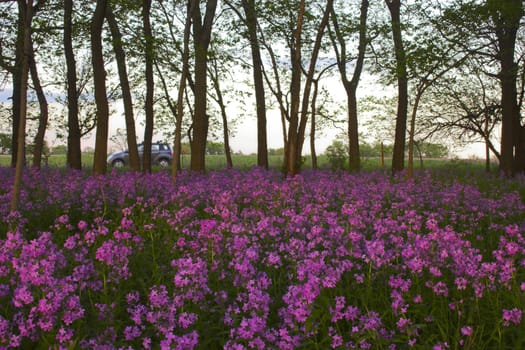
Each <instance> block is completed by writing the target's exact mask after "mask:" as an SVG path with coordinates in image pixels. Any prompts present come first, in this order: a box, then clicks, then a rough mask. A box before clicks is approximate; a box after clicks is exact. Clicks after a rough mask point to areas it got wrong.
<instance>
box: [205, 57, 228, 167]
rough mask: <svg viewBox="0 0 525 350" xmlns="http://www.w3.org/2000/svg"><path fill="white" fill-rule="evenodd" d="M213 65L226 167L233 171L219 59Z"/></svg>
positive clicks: (211, 73) (213, 80)
mask: <svg viewBox="0 0 525 350" xmlns="http://www.w3.org/2000/svg"><path fill="white" fill-rule="evenodd" d="M211 63H212V66H213V68H212V69H211V70H210V79H211V80H212V82H213V88H214V90H215V94H216V95H217V98H216V99H215V100H216V102H217V104H218V105H219V109H220V111H221V117H222V131H223V132H222V134H223V139H224V154H225V156H226V167H227V168H228V169H231V168H233V160H232V155H231V148H230V131H229V129H228V115H227V114H226V105H225V104H224V98H223V97H222V91H221V86H220V81H219V77H218V66H217V59H216V58H215V57H213V58H212V62H211Z"/></svg>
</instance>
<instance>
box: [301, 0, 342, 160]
mask: <svg viewBox="0 0 525 350" xmlns="http://www.w3.org/2000/svg"><path fill="white" fill-rule="evenodd" d="M333 3H334V2H333V0H327V1H326V7H325V10H324V13H323V18H322V19H321V23H320V24H319V28H317V35H316V38H315V42H314V47H313V49H312V54H311V57H310V67H309V68H308V72H307V73H306V81H305V83H304V91H303V96H302V106H301V115H300V119H299V129H298V132H297V151H296V164H298V165H300V164H301V154H302V151H303V144H304V139H305V133H306V124H307V122H308V105H309V101H310V93H311V90H312V83H313V80H314V73H315V67H316V66H317V57H318V56H319V50H320V49H321V44H322V39H323V36H324V31H325V28H326V26H327V25H328V20H329V19H330V13H331V11H332V6H333ZM298 170H300V169H298Z"/></svg>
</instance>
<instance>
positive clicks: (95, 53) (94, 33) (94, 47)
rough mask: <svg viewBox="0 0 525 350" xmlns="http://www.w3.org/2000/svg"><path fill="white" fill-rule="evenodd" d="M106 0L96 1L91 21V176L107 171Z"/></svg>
mask: <svg viewBox="0 0 525 350" xmlns="http://www.w3.org/2000/svg"><path fill="white" fill-rule="evenodd" d="M106 6H107V0H97V4H96V8H95V12H94V13H93V17H92V20H91V61H92V64H93V80H94V85H95V102H96V105H97V132H96V140H95V157H94V159H93V174H94V175H101V174H105V173H106V171H107V163H106V157H107V153H108V124H109V106H108V98H107V93H106V70H105V68H104V56H103V52H102V25H103V23H104V18H105V14H106Z"/></svg>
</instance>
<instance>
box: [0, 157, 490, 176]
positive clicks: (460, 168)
mask: <svg viewBox="0 0 525 350" xmlns="http://www.w3.org/2000/svg"><path fill="white" fill-rule="evenodd" d="M232 160H233V166H234V168H237V169H243V170H247V169H251V168H253V167H254V166H255V165H256V164H257V155H255V154H248V155H240V154H234V155H232ZM268 162H269V166H270V168H271V169H277V170H278V169H281V167H282V163H283V156H280V155H272V156H269V157H268ZM317 163H318V167H319V168H321V169H330V162H329V160H328V157H327V156H326V155H319V156H318V157H317ZM10 164H11V156H9V155H0V166H9V165H10ZM28 164H31V159H28ZM47 164H48V165H49V166H51V167H65V166H66V155H65V154H53V155H51V156H50V157H49V159H48V162H47ZM405 164H406V163H405ZM82 165H83V167H84V169H86V170H88V169H91V167H92V166H93V153H82ZM484 166H485V163H484V161H482V160H469V159H424V160H423V167H424V169H435V168H445V169H446V170H450V171H454V172H455V173H458V172H459V173H468V172H470V171H479V170H483V169H484ZM189 167H190V156H189V155H183V156H182V168H183V169H189ZM206 167H207V169H209V170H220V169H224V168H226V157H225V156H224V155H208V156H206ZM311 167H312V162H311V157H310V156H306V157H304V164H303V169H310V168H311ZM390 167H391V159H389V158H387V159H385V165H384V166H382V164H381V159H380V158H378V157H377V158H363V159H361V168H362V169H363V170H365V171H372V170H377V169H382V168H385V169H390ZM420 168H421V166H420V162H419V160H417V161H415V162H414V169H416V171H417V170H419V169H420ZM495 169H497V165H495V164H493V170H495Z"/></svg>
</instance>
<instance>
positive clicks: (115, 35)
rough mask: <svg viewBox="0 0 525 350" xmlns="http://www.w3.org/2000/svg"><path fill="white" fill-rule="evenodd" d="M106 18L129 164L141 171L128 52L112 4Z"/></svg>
mask: <svg viewBox="0 0 525 350" xmlns="http://www.w3.org/2000/svg"><path fill="white" fill-rule="evenodd" d="M106 19H107V20H108V24H109V28H110V31H111V37H112V41H113V50H114V51H115V59H116V61H117V68H118V75H119V79H120V88H121V89H122V101H123V103H124V116H125V120H126V137H127V142H128V152H129V165H130V167H131V169H133V170H135V171H140V159H139V152H138V149H137V134H136V131H135V117H134V116H133V99H132V97H131V89H130V87H129V79H128V72H127V67H126V53H125V52H124V49H123V47H122V35H121V33H120V29H119V27H118V23H117V21H116V19H115V15H114V13H113V9H112V8H111V4H109V5H108V7H107V9H106Z"/></svg>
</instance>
